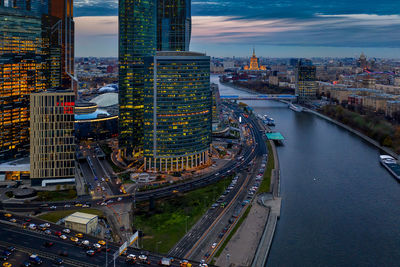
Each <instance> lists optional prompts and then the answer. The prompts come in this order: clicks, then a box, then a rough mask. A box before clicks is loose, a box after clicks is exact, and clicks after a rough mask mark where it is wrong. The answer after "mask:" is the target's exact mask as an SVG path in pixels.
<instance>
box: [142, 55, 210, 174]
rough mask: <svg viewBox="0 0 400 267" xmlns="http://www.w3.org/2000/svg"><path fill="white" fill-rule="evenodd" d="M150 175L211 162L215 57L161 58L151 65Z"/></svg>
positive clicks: (147, 153) (148, 91)
mask: <svg viewBox="0 0 400 267" xmlns="http://www.w3.org/2000/svg"><path fill="white" fill-rule="evenodd" d="M146 66H147V68H148V77H146V79H145V80H146V83H145V92H144V104H145V112H144V140H145V141H144V164H145V166H144V167H145V170H153V171H162V172H171V171H182V170H188V169H192V168H195V167H198V166H200V165H203V164H205V163H206V162H208V153H209V149H210V145H211V125H212V111H211V110H212V108H211V107H212V98H211V90H210V57H208V56H205V55H204V54H201V53H195V52H173V51H169V52H164V51H163V52H157V54H156V56H155V57H148V58H147V59H146Z"/></svg>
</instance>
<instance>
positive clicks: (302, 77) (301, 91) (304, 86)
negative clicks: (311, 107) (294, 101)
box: [296, 59, 317, 103]
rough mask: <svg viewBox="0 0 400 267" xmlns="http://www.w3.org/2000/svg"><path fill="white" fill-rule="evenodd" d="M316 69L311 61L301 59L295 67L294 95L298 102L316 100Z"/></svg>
mask: <svg viewBox="0 0 400 267" xmlns="http://www.w3.org/2000/svg"><path fill="white" fill-rule="evenodd" d="M316 92H317V83H316V67H315V66H313V64H312V62H311V60H305V59H301V60H299V62H298V64H297V67H296V95H298V98H299V102H302V103H303V102H307V101H310V100H313V99H315V98H316Z"/></svg>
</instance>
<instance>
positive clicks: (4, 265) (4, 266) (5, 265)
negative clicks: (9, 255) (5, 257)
mask: <svg viewBox="0 0 400 267" xmlns="http://www.w3.org/2000/svg"><path fill="white" fill-rule="evenodd" d="M11 266H12V264H11V263H9V262H7V261H6V262H5V263H3V267H11Z"/></svg>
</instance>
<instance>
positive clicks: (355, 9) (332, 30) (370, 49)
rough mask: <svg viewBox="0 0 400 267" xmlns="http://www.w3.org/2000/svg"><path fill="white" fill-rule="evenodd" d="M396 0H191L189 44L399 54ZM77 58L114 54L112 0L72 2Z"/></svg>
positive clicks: (295, 52) (212, 49)
mask: <svg viewBox="0 0 400 267" xmlns="http://www.w3.org/2000/svg"><path fill="white" fill-rule="evenodd" d="M398 1H399V0H362V1H361V0H330V1H328V0H192V27H193V31H192V39H191V46H190V49H191V50H193V51H198V52H206V53H207V54H208V55H210V56H215V57H225V56H226V57H231V56H237V57H243V56H251V51H252V48H253V46H254V47H255V48H256V53H257V55H258V56H263V57H273V58H276V57H358V56H359V54H361V52H364V53H365V54H366V55H367V56H368V57H381V58H396V59H400V4H399V2H398ZM74 15H75V28H76V40H75V41H76V56H78V57H88V56H104V57H110V56H117V55H118V17H117V15H118V0H75V1H74Z"/></svg>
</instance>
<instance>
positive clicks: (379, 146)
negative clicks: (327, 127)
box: [304, 108, 399, 159]
mask: <svg viewBox="0 0 400 267" xmlns="http://www.w3.org/2000/svg"><path fill="white" fill-rule="evenodd" d="M304 111H305V112H308V113H311V114H314V115H316V116H318V117H320V118H322V119H325V120H327V121H329V122H332V123H334V124H336V125H338V126H340V127H342V128H344V129H346V130H348V131H349V132H351V133H353V134H355V135H357V136H358V137H361V138H362V139H364V140H365V141H367V142H368V143H370V144H371V145H373V146H375V147H377V148H378V149H380V150H382V151H383V152H385V153H386V154H388V155H390V156H392V157H394V158H396V159H398V158H399V155H398V154H397V153H395V152H394V151H393V150H391V149H389V148H387V147H384V146H381V145H380V144H379V143H378V142H377V141H375V140H374V139H372V138H370V137H368V136H366V135H365V134H363V133H361V132H359V131H357V130H355V129H353V128H351V127H350V126H347V125H346V124H343V123H341V122H339V121H337V120H334V119H332V118H330V117H328V116H326V115H323V114H321V113H319V112H317V111H315V110H311V109H308V108H305V109H304Z"/></svg>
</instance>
